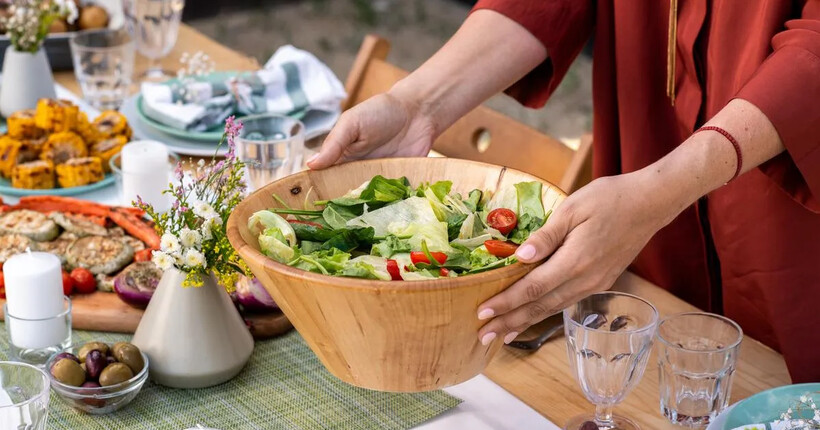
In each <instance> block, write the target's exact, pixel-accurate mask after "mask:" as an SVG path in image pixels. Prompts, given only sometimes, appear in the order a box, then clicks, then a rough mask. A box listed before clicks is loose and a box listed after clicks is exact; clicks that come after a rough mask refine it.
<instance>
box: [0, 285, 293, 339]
mask: <svg viewBox="0 0 820 430" xmlns="http://www.w3.org/2000/svg"><path fill="white" fill-rule="evenodd" d="M5 302H6V301H5V300H2V299H0V317H2V318H3V319H5V315H3V308H2V304H4V303H5ZM71 305H72V309H71V326H72V327H73V328H75V329H77V330H96V331H109V332H117V333H134V332H135V331H136V330H137V326H138V325H139V323H140V319H142V314H143V310H142V309H137V308H135V307H132V306H130V305H128V304H126V303H125V302H123V301H122V300H120V298H119V297H118V296H117V295H116V294H115V293H106V292H102V291H98V292H96V293H91V294H74V295H72V296H71ZM244 317H245V320H246V322H247V323H248V326H249V329H250V331H251V334H252V335H253V337H254V339H257V340H259V339H267V338H269V337H272V336H276V335H280V334H282V333H285V332H287V331H289V330H290V329H291V328H293V325H291V323H290V321H289V320H288V318H287V317H286V316H285V314H283V313H281V312H276V313H271V314H248V315H245V316H244Z"/></svg>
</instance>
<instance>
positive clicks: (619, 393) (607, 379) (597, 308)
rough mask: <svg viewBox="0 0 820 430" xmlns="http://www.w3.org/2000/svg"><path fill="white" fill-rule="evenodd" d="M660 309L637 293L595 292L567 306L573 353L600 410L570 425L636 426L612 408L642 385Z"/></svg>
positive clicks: (571, 428)
mask: <svg viewBox="0 0 820 430" xmlns="http://www.w3.org/2000/svg"><path fill="white" fill-rule="evenodd" d="M657 324H658V311H657V310H656V309H655V307H654V306H652V305H651V304H650V303H649V302H647V301H646V300H644V299H641V298H640V297H637V296H633V295H631V294H626V293H619V292H614V291H607V292H603V293H598V294H593V295H591V296H589V297H587V298H585V299H583V300H581V301H580V302H578V303H576V304H575V305H573V306H570V307H569V308H567V309H565V310H564V332H565V334H566V338H567V355H568V356H569V362H570V366H571V367H572V370H573V372H574V373H575V377H576V379H577V380H578V382H579V383H580V384H581V390H582V391H583V393H584V396H585V397H586V398H587V400H589V401H590V403H592V404H594V405H595V414H594V415H582V416H578V417H574V418H572V419H570V420H569V422H568V423H567V425H566V427H565V428H566V429H567V430H579V429H583V430H587V429H592V428H596V429H601V430H612V429H618V430H631V429H638V428H639V427H638V425H637V424H635V423H634V422H632V421H631V420H629V419H628V418H625V417H622V416H617V415H613V413H612V408H613V407H614V406H615V405H617V404H618V403H620V402H621V401H622V400H623V399H624V398H625V397H626V396H627V394H629V392H630V391H632V389H633V388H635V386H636V385H638V382H639V381H640V380H641V377H643V372H644V370H645V369H646V362H647V360H648V358H649V353H650V351H651V349H652V341H653V339H654V336H655V328H656V327H657Z"/></svg>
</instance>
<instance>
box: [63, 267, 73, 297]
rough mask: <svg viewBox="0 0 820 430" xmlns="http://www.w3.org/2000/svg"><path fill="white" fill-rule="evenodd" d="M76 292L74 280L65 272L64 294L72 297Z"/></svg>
mask: <svg viewBox="0 0 820 430" xmlns="http://www.w3.org/2000/svg"><path fill="white" fill-rule="evenodd" d="M73 292H74V278H72V277H71V275H69V274H68V272H66V271H65V270H63V294H65V295H66V296H70V295H71V294H72V293H73Z"/></svg>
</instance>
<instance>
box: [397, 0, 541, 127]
mask: <svg viewBox="0 0 820 430" xmlns="http://www.w3.org/2000/svg"><path fill="white" fill-rule="evenodd" d="M546 58H547V50H546V48H545V47H544V45H543V44H541V42H540V41H538V39H536V38H535V37H534V36H533V35H532V34H530V32H529V31H527V30H526V29H525V28H524V27H522V26H521V25H519V24H518V23H516V22H515V21H513V20H511V19H509V18H507V17H506V16H504V15H501V14H500V13H498V12H495V11H491V10H483V9H482V10H478V11H475V12H473V13H472V14H470V16H469V17H468V18H467V19H466V20H465V21H464V24H462V26H461V28H460V29H459V30H458V32H456V34H455V35H453V37H452V38H451V39H450V40H449V41H448V42H447V44H445V45H444V46H443V47H442V48H441V49H440V50H439V51H438V52H437V53H436V54H435V55H433V56H432V57H431V58H430V59H429V60H427V61H426V62H425V63H424V64H422V65H421V67H419V68H418V69H416V71H414V72H413V73H411V74H410V75H408V76H407V77H406V78H404V79H402V80H401V81H399V82H398V83H396V85H395V86H394V87H393V88H392V89H391V90H390V94H392V95H394V96H397V97H400V98H401V99H403V100H405V101H409V102H411V103H415V104H417V105H418V106H419V111H420V112H421V113H422V114H423V115H426V116H428V117H429V118H431V120H432V121H433V123H434V126H435V129H436V130H435V131H436V133H437V134H440V133H442V132H443V131H444V130H445V129H446V128H447V127H449V126H450V125H452V124H453V123H454V122H455V121H456V120H457V119H458V118H460V117H461V116H463V115H464V114H466V113H467V112H469V111H470V110H472V109H473V108H475V107H476V106H478V105H479V104H481V103H482V102H484V101H485V100H486V99H488V98H490V97H491V96H492V95H494V94H496V93H498V92H500V91H502V90H504V89H506V88H507V87H509V86H510V85H512V84H513V83H514V82H515V81H517V80H519V79H521V78H522V77H523V76H524V75H526V74H527V73H528V72H529V71H530V70H532V69H534V68H535V67H536V66H537V65H538V64H540V63H541V62H543V61H544V60H545V59H546Z"/></svg>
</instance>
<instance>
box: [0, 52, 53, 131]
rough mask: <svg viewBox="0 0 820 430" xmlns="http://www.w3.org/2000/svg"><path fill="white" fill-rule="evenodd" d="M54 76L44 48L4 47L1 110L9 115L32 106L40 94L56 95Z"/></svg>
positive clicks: (44, 96) (0, 87)
mask: <svg viewBox="0 0 820 430" xmlns="http://www.w3.org/2000/svg"><path fill="white" fill-rule="evenodd" d="M56 97H57V94H56V93H55V92H54V76H53V75H52V74H51V66H50V65H49V64H48V58H47V57H46V53H45V50H43V49H42V48H41V49H40V50H39V51H37V52H36V53H34V54H31V53H29V52H19V51H17V50H16V49H14V47H13V46H9V47H8V48H6V55H5V57H4V59H3V79H2V83H1V84H0V114H2V115H3V116H4V117H6V118H8V117H9V115H11V114H13V113H14V112H17V111H19V110H24V109H34V108H35V107H36V106H37V101H38V100H40V99H43V98H56Z"/></svg>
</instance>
